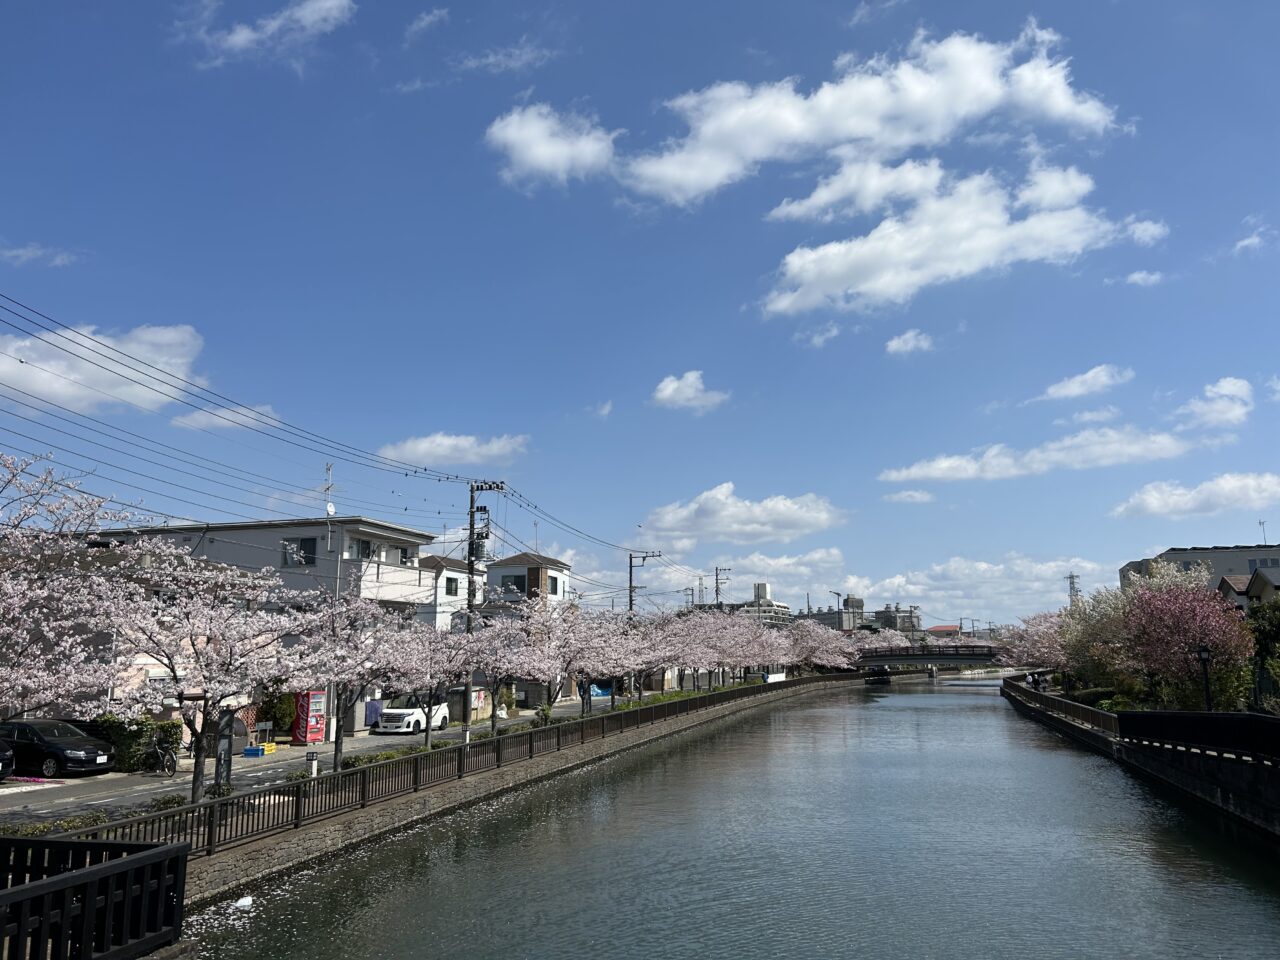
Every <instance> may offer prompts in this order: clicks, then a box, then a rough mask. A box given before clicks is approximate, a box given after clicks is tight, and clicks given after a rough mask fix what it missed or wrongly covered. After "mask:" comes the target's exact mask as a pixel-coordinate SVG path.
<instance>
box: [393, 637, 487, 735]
mask: <svg viewBox="0 0 1280 960" xmlns="http://www.w3.org/2000/svg"><path fill="white" fill-rule="evenodd" d="M469 653H470V645H469V643H468V635H467V634H466V633H463V632H461V631H459V632H450V631H439V630H437V629H436V628H435V627H434V626H432V625H431V624H429V623H426V622H424V621H421V620H415V621H412V622H411V623H409V624H407V625H406V627H405V632H404V633H403V634H401V635H400V637H399V639H398V642H397V643H395V644H394V645H393V646H392V648H391V651H390V657H389V664H390V672H389V675H388V681H387V682H388V683H389V684H390V685H391V686H392V687H393V688H395V689H397V690H400V691H412V692H414V693H417V694H418V696H420V697H421V696H424V695H425V697H426V703H427V730H426V735H425V739H424V741H423V742H424V744H425V745H426V746H428V747H430V746H431V715H432V713H433V712H434V710H435V707H436V704H438V703H440V702H442V701H443V699H444V697H445V696H446V695H447V693H448V690H449V687H450V686H452V685H453V684H455V683H459V682H461V681H462V680H464V679H466V675H467V671H468V670H469V669H470V662H471V660H470V656H469Z"/></svg>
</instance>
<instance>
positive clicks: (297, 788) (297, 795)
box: [293, 781, 303, 830]
mask: <svg viewBox="0 0 1280 960" xmlns="http://www.w3.org/2000/svg"><path fill="white" fill-rule="evenodd" d="M302 783H303V781H298V782H297V783H295V784H294V785H293V787H294V790H293V826H294V829H295V830H296V829H298V828H299V827H301V826H302Z"/></svg>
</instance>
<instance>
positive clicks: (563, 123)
mask: <svg viewBox="0 0 1280 960" xmlns="http://www.w3.org/2000/svg"><path fill="white" fill-rule="evenodd" d="M621 132H622V131H621V130H615V131H613V132H612V133H610V132H608V131H607V130H605V129H604V128H602V127H600V126H598V125H597V124H596V123H595V122H594V121H593V120H591V119H589V118H587V117H583V116H580V115H578V114H574V113H567V114H561V113H557V112H556V111H554V110H552V109H551V107H550V106H548V105H547V104H545V103H535V104H531V105H529V106H524V107H516V108H515V109H514V110H512V111H511V112H510V113H508V114H505V115H503V116H501V117H499V118H498V119H497V120H495V121H493V123H491V124H490V125H489V129H488V130H487V131H486V132H485V140H486V142H488V144H489V146H490V147H492V148H493V149H494V150H497V151H499V152H500V153H502V154H503V155H504V156H505V157H506V166H505V167H504V168H503V171H502V175H503V178H504V179H506V180H507V182H508V183H519V182H524V181H533V180H538V179H547V180H554V181H556V182H557V183H561V184H564V183H567V182H568V181H569V180H570V179H585V178H586V177H589V176H593V175H595V174H600V173H604V172H606V171H608V170H609V168H610V166H611V165H612V164H613V140H614V138H615V137H616V136H618V135H619V134H620V133H621Z"/></svg>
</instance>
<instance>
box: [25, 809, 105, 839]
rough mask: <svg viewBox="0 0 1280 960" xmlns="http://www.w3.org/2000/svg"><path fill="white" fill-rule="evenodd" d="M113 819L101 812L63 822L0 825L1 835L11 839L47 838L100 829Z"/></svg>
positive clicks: (64, 819)
mask: <svg viewBox="0 0 1280 960" xmlns="http://www.w3.org/2000/svg"><path fill="white" fill-rule="evenodd" d="M110 819H111V818H110V817H109V816H107V814H106V813H104V812H103V811H101V810H95V811H93V812H92V813H82V814H78V815H77V816H74V817H64V818H63V819H61V820H46V821H44V822H43V823H5V824H0V835H4V836H9V837H47V836H48V835H49V834H52V833H66V832H67V831H69V830H84V829H85V828H87V827H100V826H102V824H104V823H107V822H108V821H109V820H110Z"/></svg>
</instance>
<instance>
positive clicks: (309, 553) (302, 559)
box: [280, 537, 316, 567]
mask: <svg viewBox="0 0 1280 960" xmlns="http://www.w3.org/2000/svg"><path fill="white" fill-rule="evenodd" d="M315 565H316V538H315V537H290V538H289V539H287V540H285V541H284V554H283V557H282V559H281V561H280V566H282V567H314V566H315Z"/></svg>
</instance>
